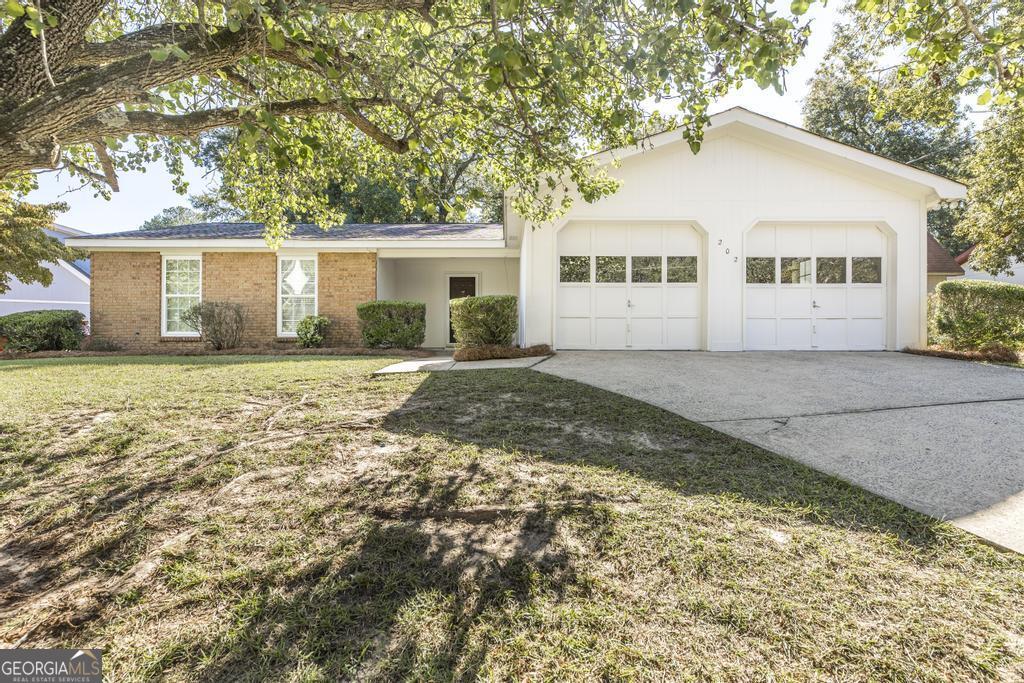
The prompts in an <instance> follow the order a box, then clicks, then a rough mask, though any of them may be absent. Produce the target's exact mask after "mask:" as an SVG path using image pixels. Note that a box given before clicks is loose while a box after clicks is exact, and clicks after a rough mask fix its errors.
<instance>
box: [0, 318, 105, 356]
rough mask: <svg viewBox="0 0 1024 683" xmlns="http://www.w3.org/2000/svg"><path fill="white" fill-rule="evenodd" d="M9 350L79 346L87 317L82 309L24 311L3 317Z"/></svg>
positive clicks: (0, 324) (0, 325) (0, 327)
mask: <svg viewBox="0 0 1024 683" xmlns="http://www.w3.org/2000/svg"><path fill="white" fill-rule="evenodd" d="M0 337H7V345H6V347H5V350H6V351H66V350H75V349H78V347H79V345H80V344H81V343H82V339H83V338H84V337H85V316H84V315H82V314H81V313H80V312H78V311H67V310H52V311H24V312H23V313H11V314H10V315H5V316H3V317H0Z"/></svg>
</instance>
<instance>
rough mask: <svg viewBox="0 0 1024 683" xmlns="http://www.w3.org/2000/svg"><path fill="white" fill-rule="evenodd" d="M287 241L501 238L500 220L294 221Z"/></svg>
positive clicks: (204, 230) (208, 228) (197, 227)
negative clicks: (325, 224)
mask: <svg viewBox="0 0 1024 683" xmlns="http://www.w3.org/2000/svg"><path fill="white" fill-rule="evenodd" d="M293 227H294V228H295V231H294V232H293V233H292V234H291V235H290V236H289V237H288V239H290V240H500V239H502V237H503V236H504V231H503V229H502V225H501V223H349V224H346V225H339V226H335V227H331V228H327V229H326V230H325V229H323V228H321V227H320V226H318V225H314V224H312V223H296V224H295V225H294V226H293ZM262 237H263V223H193V224H190V225H175V226H170V227H166V228H153V229H151V230H125V231H123V232H111V233H107V234H104V235H83V236H82V237H80V238H78V239H105V240H109V239H136V240H138V239H152V240H172V239H174V240H188V239H196V240H201V239H214V240H223V239H236V240H244V239H261V238H262Z"/></svg>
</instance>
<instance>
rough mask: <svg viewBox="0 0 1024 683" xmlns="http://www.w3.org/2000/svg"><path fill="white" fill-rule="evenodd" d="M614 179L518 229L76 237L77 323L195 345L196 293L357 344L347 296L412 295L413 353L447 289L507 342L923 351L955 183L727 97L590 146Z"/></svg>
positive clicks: (440, 320)
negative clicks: (82, 298) (937, 216)
mask: <svg viewBox="0 0 1024 683" xmlns="http://www.w3.org/2000/svg"><path fill="white" fill-rule="evenodd" d="M594 160H595V161H596V162H597V163H599V164H606V165H608V169H609V173H610V174H611V175H612V176H614V177H616V178H618V179H620V180H621V181H622V187H621V189H620V190H619V192H617V193H616V194H615V195H613V196H611V197H608V198H606V199H603V200H601V201H599V202H597V203H595V204H587V203H586V202H583V201H581V200H577V201H576V203H575V204H574V205H573V208H572V209H571V210H570V211H569V212H568V214H567V215H565V216H564V217H562V218H561V219H559V220H558V221H556V222H554V223H553V224H548V225H530V224H527V223H526V222H524V221H523V220H522V219H521V218H519V217H517V216H515V215H513V214H511V212H507V213H508V220H506V222H505V225H504V226H502V225H491V224H460V225H346V226H341V227H337V228H332V229H330V230H328V231H323V230H320V229H318V228H316V227H315V226H308V225H300V226H297V228H296V231H295V233H294V234H293V235H292V236H291V237H289V238H288V239H286V240H285V241H284V243H283V245H282V247H281V248H280V249H279V250H278V251H277V252H273V251H271V250H270V249H268V248H267V247H266V244H265V243H264V242H263V240H262V238H261V230H262V226H260V225H258V224H208V225H191V226H180V227H175V228H166V229H159V230H147V231H145V232H144V233H140V232H139V231H130V232H121V233H114V234H110V235H96V236H88V237H81V238H78V239H75V240H73V241H72V242H70V243H71V244H73V245H74V246H77V247H82V248H85V249H88V250H90V252H91V254H92V258H93V281H94V286H93V290H92V302H93V334H94V335H96V336H98V337H106V338H110V339H111V340H113V341H115V342H117V343H119V344H122V345H124V346H125V347H127V348H140V349H141V348H146V349H166V348H171V347H172V346H173V345H174V344H175V343H178V344H180V343H192V344H194V343H196V337H195V335H194V333H193V332H192V331H190V330H188V329H187V328H186V327H185V326H184V325H182V324H181V319H180V315H181V311H183V310H185V309H186V308H187V307H188V306H189V305H191V304H193V303H195V302H197V301H200V300H204V299H205V300H218V301H237V302H239V303H243V304H245V305H246V306H247V307H248V309H249V312H250V323H249V327H248V328H247V332H246V335H247V339H246V341H247V342H250V343H255V344H266V343H270V342H272V341H274V340H275V339H279V338H293V337H294V331H295V325H296V324H297V323H298V321H299V320H300V319H301V318H302V317H303V316H305V315H307V314H311V313H314V312H316V313H320V314H323V315H326V316H329V317H330V318H332V319H333V320H334V322H335V324H334V325H333V327H332V329H331V333H330V340H329V342H330V343H334V344H344V343H358V339H359V329H358V321H357V319H356V315H355V307H356V305H358V304H359V303H362V302H364V301H368V300H372V299H392V298H394V299H413V300H418V301H424V302H426V304H427V336H426V342H425V345H426V346H429V347H441V346H445V345H446V344H448V343H449V342H450V341H451V340H450V336H449V329H448V300H449V299H450V298H453V297H454V296H461V295H465V294H467V293H469V294H511V293H517V294H518V295H519V302H520V304H519V305H520V326H519V328H520V332H519V335H520V339H519V341H520V343H523V344H537V343H547V344H551V345H552V346H553V347H554V348H556V349H707V350H711V351H738V350H742V349H900V348H903V347H905V346H921V345H924V344H925V343H926V320H925V310H926V300H927V291H928V258H927V254H928V231H927V224H926V214H927V211H928V209H929V207H932V206H935V205H937V204H938V203H939V202H941V201H943V200H954V199H960V198H962V197H963V196H964V194H965V187H964V186H963V185H961V184H960V183H957V182H954V181H952V180H949V179H947V178H943V177H941V176H937V175H934V174H931V173H927V172H925V171H921V170H919V169H916V168H913V167H911V166H907V165H905V164H900V163H897V162H895V161H892V160H890V159H885V158H882V157H879V156H875V155H872V154H869V153H867V152H863V151H861V150H858V149H854V148H852V147H848V146H846V145H843V144H840V143H838V142H834V141H831V140H827V139H825V138H822V137H819V136H817V135H813V134H811V133H809V132H807V131H805V130H802V129H800V128H796V127H793V126H789V125H786V124H784V123H781V122H779V121H775V120H773V119H769V118H766V117H763V116H760V115H758V114H754V113H752V112H749V111H746V110H744V109H730V110H729V111H726V112H723V113H721V114H716V115H715V116H713V117H712V118H711V125H710V126H709V127H708V129H707V130H706V133H705V139H704V143H703V145H702V148H701V151H700V153H699V154H696V155H694V154H693V153H691V152H690V149H689V146H688V145H687V143H686V141H685V140H683V138H682V136H681V134H680V133H679V132H677V131H676V132H671V131H670V132H665V133H662V134H659V135H656V136H654V137H653V138H651V139H650V140H648V141H647V144H646V145H645V146H644V147H643V148H642V149H641V148H635V149H634V148H631V149H622V150H617V151H614V152H606V153H602V154H599V155H596V156H595V157H594Z"/></svg>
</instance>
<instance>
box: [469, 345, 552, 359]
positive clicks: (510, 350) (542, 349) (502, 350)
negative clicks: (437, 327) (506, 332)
mask: <svg viewBox="0 0 1024 683" xmlns="http://www.w3.org/2000/svg"><path fill="white" fill-rule="evenodd" d="M552 353H553V351H552V350H551V347H550V346H548V345H547V344H535V345H533V346H526V347H520V346H494V345H488V346H473V347H469V348H463V349H455V353H453V354H452V357H453V358H454V359H455V360H456V361H470V360H495V359H498V358H530V357H533V356H550V355H551V354H552Z"/></svg>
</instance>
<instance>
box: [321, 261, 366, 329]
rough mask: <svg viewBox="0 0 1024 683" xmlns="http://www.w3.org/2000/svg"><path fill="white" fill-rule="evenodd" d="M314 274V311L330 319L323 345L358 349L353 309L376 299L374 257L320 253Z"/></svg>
mask: <svg viewBox="0 0 1024 683" xmlns="http://www.w3.org/2000/svg"><path fill="white" fill-rule="evenodd" d="M317 272H318V278H317V280H318V282H317V287H318V291H317V309H318V311H319V313H320V315H326V316H327V317H328V318H330V319H331V329H330V332H329V333H328V336H327V344H328V345H331V346H358V345H360V344H361V343H362V337H361V334H360V331H359V318H357V317H356V306H358V305H359V304H361V303H365V302H367V301H373V300H374V299H376V298H377V255H376V254H373V253H363V254H341V253H335V252H323V253H321V254H320V258H319V261H318V263H317Z"/></svg>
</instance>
